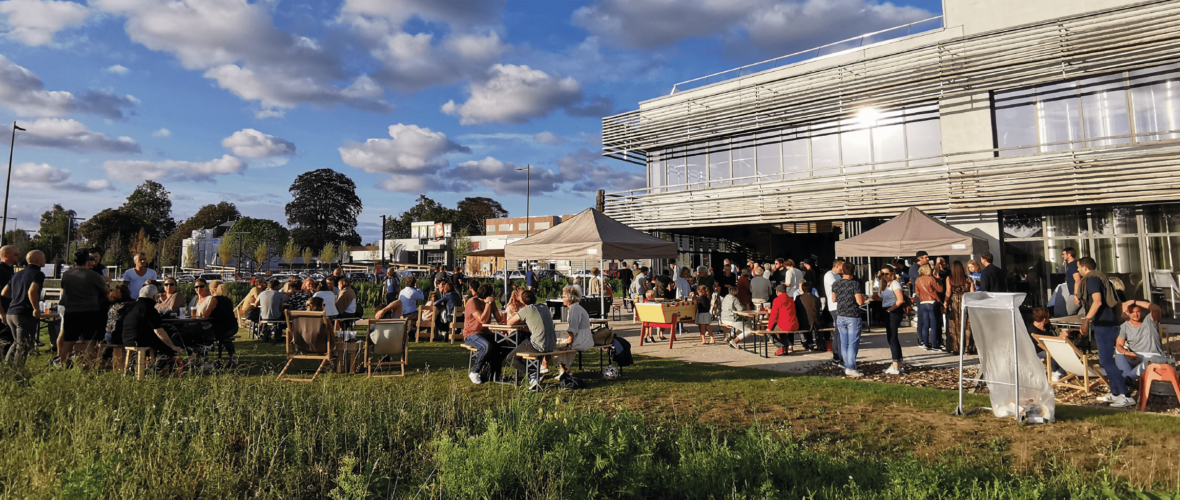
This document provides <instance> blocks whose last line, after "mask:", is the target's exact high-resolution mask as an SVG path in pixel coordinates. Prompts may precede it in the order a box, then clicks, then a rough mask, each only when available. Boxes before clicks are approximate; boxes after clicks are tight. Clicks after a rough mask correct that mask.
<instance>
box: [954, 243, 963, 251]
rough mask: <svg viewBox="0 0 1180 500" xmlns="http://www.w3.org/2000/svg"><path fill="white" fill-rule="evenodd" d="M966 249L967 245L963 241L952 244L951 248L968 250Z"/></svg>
mask: <svg viewBox="0 0 1180 500" xmlns="http://www.w3.org/2000/svg"><path fill="white" fill-rule="evenodd" d="M966 249H967V245H965V244H963V243H956V244H953V245H951V250H966Z"/></svg>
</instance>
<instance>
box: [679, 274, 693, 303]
mask: <svg viewBox="0 0 1180 500" xmlns="http://www.w3.org/2000/svg"><path fill="white" fill-rule="evenodd" d="M688 274H689V273H688V268H681V269H680V276H677V277H676V298H677V299H678V300H687V299H688V296H689V294H691V293H692V288H691V287H689V286H688Z"/></svg>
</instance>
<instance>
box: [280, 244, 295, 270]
mask: <svg viewBox="0 0 1180 500" xmlns="http://www.w3.org/2000/svg"><path fill="white" fill-rule="evenodd" d="M297 258H299V247H298V246H296V245H295V240H293V239H290V238H288V239H287V244H286V245H285V246H284V247H283V262H284V263H286V264H287V269H292V267H291V266H293V265H294V264H295V259H297Z"/></svg>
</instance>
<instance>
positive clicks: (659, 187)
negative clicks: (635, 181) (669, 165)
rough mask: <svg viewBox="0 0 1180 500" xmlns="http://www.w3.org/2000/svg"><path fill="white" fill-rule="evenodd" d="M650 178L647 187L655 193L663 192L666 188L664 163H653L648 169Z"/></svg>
mask: <svg viewBox="0 0 1180 500" xmlns="http://www.w3.org/2000/svg"><path fill="white" fill-rule="evenodd" d="M647 173H648V178H647V187H650V188H651V190H652V192H653V193H660V192H663V187H664V162H662V161H653V162H651V166H649V167H648V168H647Z"/></svg>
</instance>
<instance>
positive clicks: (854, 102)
mask: <svg viewBox="0 0 1180 500" xmlns="http://www.w3.org/2000/svg"><path fill="white" fill-rule="evenodd" d="M1176 22H1180V2H1172V1H1148V2H1131V1H1126V0H1083V1H1064V0H1042V1H1036V2H1029V1H1023V0H992V1H987V2H982V1H977V0H944V2H943V15H942V16H941V17H939V18H935V19H930V20H926V21H922V22H919V23H915V24H913V25H907V26H902V27H899V28H897V29H894V30H886V31H885V32H879V33H873V34H868V35H865V36H863V37H857V38H854V39H851V40H845V41H842V42H837V43H835V44H832V45H828V46H824V47H820V48H818V49H813V50H809V51H804V52H800V53H797V54H791V55H787V56H783V57H781V58H776V59H774V60H770V61H766V62H763V63H759V64H755V65H750V66H746V67H742V68H736V69H734V70H730V71H726V72H722V73H718V74H715V75H709V76H706V77H702V78H699V79H696V80H692V81H689V82H684V83H682V84H678V85H676V86H674V87H673V88H672V89H671V91H670V92H669V93H668V94H667V95H664V96H661V97H658V98H655V99H651V100H648V101H644V102H641V103H639V109H638V110H636V111H631V112H627V113H623V114H619V115H616V116H610V117H607V118H604V119H603V134H602V135H603V148H604V152H603V154H604V155H605V156H608V157H612V158H616V159H619V160H622V161H628V162H632V163H637V164H640V165H644V166H645V167H647V170H648V186H647V187H646V188H644V189H638V190H634V191H627V192H620V193H610V194H607V195H606V196H605V202H604V211H605V213H607V214H609V215H610V216H612V217H614V218H615V219H618V220H620V221H622V222H624V223H627V224H629V225H631V226H633V227H636V228H640V229H647V230H653V231H659V232H661V233H664V234H667V235H670V237H674V238H676V239H677V241H684V243H682V245H681V247H682V249H683V250H684V251H685V252H687V253H690V254H692V255H694V256H695V257H693V258H694V259H697V260H699V261H706V262H707V261H708V259H709V258H710V257H715V256H716V255H717V254H718V252H717V251H715V250H713V246H716V245H717V244H718V242H722V243H724V244H733V245H739V246H740V248H741V249H744V250H746V251H749V252H751V253H756V254H760V255H763V256H767V257H779V256H783V257H792V258H796V259H798V258H800V257H805V256H807V255H816V256H818V257H820V259H821V262H823V261H828V262H830V259H831V258H832V257H833V256H834V242H835V241H836V240H837V239H839V238H843V237H849V236H855V235H856V234H859V233H860V232H863V231H865V230H867V229H870V228H872V227H875V226H876V225H878V224H880V223H881V222H882V221H884V220H888V218H890V217H893V216H895V215H897V214H898V213H900V212H902V211H903V210H904V209H906V208H907V207H910V206H916V207H919V208H921V209H922V210H924V211H925V212H927V213H929V214H932V215H935V216H938V217H940V218H943V219H944V220H945V221H947V222H948V223H950V224H951V225H953V226H955V227H958V228H960V229H964V230H966V231H969V232H972V233H974V234H978V235H981V236H985V237H986V238H987V239H988V241H989V242H990V247H991V253H992V254H994V255H996V256H997V259H998V260H999V262H1000V264H1001V265H1002V267H1004V268H1006V269H1007V270H1008V271H1009V273H1010V276H1011V279H1012V280H1013V282H1012V283H1011V285H1012V288H1013V289H1014V290H1017V291H1027V292H1029V293H1030V295H1031V299H1030V301H1031V302H1032V303H1037V304H1043V303H1045V301H1046V299H1047V296H1048V295H1049V291H1050V290H1051V289H1052V288H1053V287H1054V286H1055V285H1056V284H1058V283H1061V282H1062V280H1063V274H1062V273H1063V271H1064V264H1063V262H1062V256H1061V250H1062V249H1063V248H1065V247H1068V246H1072V247H1075V248H1077V249H1078V250H1079V251H1080V253H1081V254H1082V255H1089V256H1092V257H1093V258H1094V259H1095V260H1096V261H1097V262H1098V264H1099V267H1100V268H1101V269H1102V270H1103V271H1105V272H1107V273H1108V274H1110V275H1112V276H1117V277H1119V278H1121V279H1122V280H1123V282H1124V283H1125V285H1126V286H1127V293H1128V295H1129V296H1132V297H1140V298H1142V297H1148V296H1153V297H1154V299H1155V300H1156V302H1157V303H1160V304H1162V305H1164V306H1165V308H1166V309H1168V310H1169V312H1171V311H1170V309H1171V301H1172V299H1173V298H1175V291H1174V290H1173V289H1169V287H1171V286H1173V285H1171V284H1170V282H1172V281H1175V276H1176V271H1177V269H1178V266H1180V204H1177V203H1176V201H1177V200H1180V197H1178V195H1180V182H1178V181H1177V179H1180V66H1178V62H1180V30H1176V29H1174V26H1175V24H1173V23H1176ZM726 242H728V243H726ZM967 257H969V256H961V257H956V258H957V259H958V258H962V259H964V260H965V259H966V258H967ZM1157 270H1160V271H1161V272H1155V271H1157ZM1153 275H1154V278H1153Z"/></svg>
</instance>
